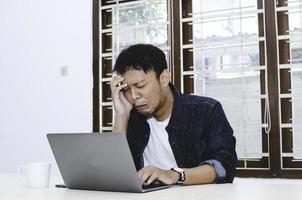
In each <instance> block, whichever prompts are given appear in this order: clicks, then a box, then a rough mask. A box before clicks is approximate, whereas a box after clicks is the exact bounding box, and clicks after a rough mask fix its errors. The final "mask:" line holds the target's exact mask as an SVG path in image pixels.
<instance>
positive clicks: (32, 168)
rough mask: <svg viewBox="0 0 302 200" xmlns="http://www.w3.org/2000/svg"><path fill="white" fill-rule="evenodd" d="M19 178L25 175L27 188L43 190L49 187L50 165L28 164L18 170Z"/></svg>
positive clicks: (43, 163)
mask: <svg viewBox="0 0 302 200" xmlns="http://www.w3.org/2000/svg"><path fill="white" fill-rule="evenodd" d="M18 173H19V175H20V176H22V175H24V174H26V177H27V184H28V187H32V188H45V187H48V186H49V176H50V163H47V162H30V163H27V164H26V165H21V166H20V167H19V169H18Z"/></svg>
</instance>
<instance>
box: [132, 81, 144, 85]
mask: <svg viewBox="0 0 302 200" xmlns="http://www.w3.org/2000/svg"><path fill="white" fill-rule="evenodd" d="M144 82H145V81H144V80H141V81H138V82H136V83H132V84H131V85H130V86H134V85H135V86H136V85H138V84H139V83H144Z"/></svg>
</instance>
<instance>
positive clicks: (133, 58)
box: [113, 44, 167, 79]
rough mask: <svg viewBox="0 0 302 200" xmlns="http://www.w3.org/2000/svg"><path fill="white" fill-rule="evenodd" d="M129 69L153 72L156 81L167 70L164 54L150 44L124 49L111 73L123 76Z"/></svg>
mask: <svg viewBox="0 0 302 200" xmlns="http://www.w3.org/2000/svg"><path fill="white" fill-rule="evenodd" d="M130 69H137V70H144V72H145V73H148V72H150V71H152V70H153V71H154V72H155V74H156V77H157V79H159V76H160V74H161V73H162V72H163V71H164V69H167V61H166V56H165V54H164V52H163V51H162V50H161V49H159V48H158V47H156V46H153V45H151V44H135V45H131V46H129V47H128V48H126V49H124V50H123V51H122V52H121V53H120V54H119V56H118V57H117V59H116V62H115V65H114V68H113V72H116V73H117V74H124V73H125V72H126V71H128V70H130Z"/></svg>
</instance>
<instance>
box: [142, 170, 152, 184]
mask: <svg viewBox="0 0 302 200" xmlns="http://www.w3.org/2000/svg"><path fill="white" fill-rule="evenodd" d="M150 176H151V174H149V173H144V174H143V175H142V176H141V178H140V181H141V184H142V185H143V184H144V183H146V182H147V180H148V179H149V177H150Z"/></svg>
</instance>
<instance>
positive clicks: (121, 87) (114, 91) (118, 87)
mask: <svg viewBox="0 0 302 200" xmlns="http://www.w3.org/2000/svg"><path fill="white" fill-rule="evenodd" d="M127 86H128V84H127V83H124V84H121V85H118V86H116V87H115V88H114V89H113V91H112V92H113V95H114V96H119V95H120V92H121V90H122V89H124V88H125V87H127ZM113 87H114V86H113Z"/></svg>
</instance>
